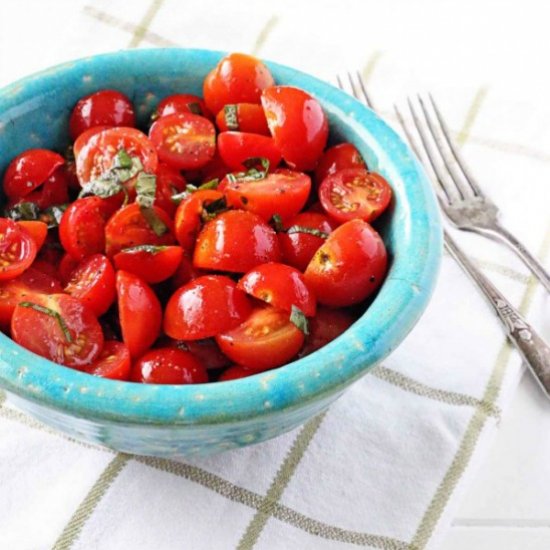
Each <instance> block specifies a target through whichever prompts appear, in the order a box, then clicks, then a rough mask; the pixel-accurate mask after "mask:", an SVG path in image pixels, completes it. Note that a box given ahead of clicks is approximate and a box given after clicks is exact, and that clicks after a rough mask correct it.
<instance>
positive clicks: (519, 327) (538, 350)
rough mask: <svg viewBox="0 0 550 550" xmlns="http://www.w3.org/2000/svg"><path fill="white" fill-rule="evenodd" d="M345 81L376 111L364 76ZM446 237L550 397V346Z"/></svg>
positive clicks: (415, 148) (414, 144) (411, 140)
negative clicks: (363, 78)
mask: <svg viewBox="0 0 550 550" xmlns="http://www.w3.org/2000/svg"><path fill="white" fill-rule="evenodd" d="M346 78H347V80H348V81H349V86H350V88H351V93H352V95H353V96H354V97H355V98H356V99H358V100H359V101H361V102H363V103H365V104H366V105H367V106H368V107H370V108H371V109H373V110H374V108H373V103H372V101H371V99H370V97H369V95H368V93H367V90H366V86H365V85H364V82H363V80H362V78H361V74H360V73H357V74H356V75H355V77H353V76H352V75H351V73H347V77H346ZM337 82H338V86H339V87H340V88H341V89H342V90H344V91H347V90H346V86H344V83H343V82H344V81H343V79H342V78H341V77H337ZM396 113H397V117H398V119H399V122H400V124H401V126H402V128H403V131H404V133H405V137H406V138H407V141H408V142H409V144H410V146H411V148H412V149H413V151H414V153H415V154H416V156H417V157H418V159H419V160H420V161H421V158H422V156H421V155H420V154H419V148H418V146H417V140H416V139H414V137H413V134H412V132H411V128H410V127H409V126H408V125H407V123H406V122H405V119H404V117H403V116H402V114H401V112H400V111H399V109H398V108H397V107H396ZM415 122H416V121H415ZM421 139H422V138H421ZM421 162H422V161H421ZM440 203H441V200H440ZM495 208H496V207H495ZM443 236H444V242H445V248H446V249H447V250H448V252H449V253H450V254H451V256H452V257H453V258H454V259H455V260H456V261H457V263H458V264H459V265H460V266H461V267H462V269H464V271H466V273H468V274H469V275H470V277H471V278H472V279H473V280H474V282H475V283H476V284H477V286H478V288H479V289H480V290H481V291H482V293H483V294H484V295H485V297H486V298H487V300H488V302H489V304H490V305H491V306H492V308H493V310H494V312H495V313H496V315H497V316H498V318H499V319H500V320H501V322H502V324H503V327H504V329H505V331H506V335H507V336H508V338H509V340H510V341H511V343H512V344H513V345H514V346H515V347H516V349H517V350H518V352H519V353H520V355H521V356H522V358H523V360H524V361H525V363H526V364H527V365H528V366H529V367H530V369H531V371H532V372H533V374H534V375H535V378H536V379H537V381H538V382H539V384H540V386H541V388H542V389H543V391H544V393H545V394H546V396H547V397H549V398H550V346H548V344H547V343H546V342H545V341H544V340H543V339H542V338H541V337H540V336H539V335H538V334H537V332H536V331H535V330H534V329H533V327H531V325H530V324H529V323H528V322H527V321H526V320H525V319H524V318H523V316H522V315H521V313H519V311H517V310H516V309H515V308H514V307H513V306H512V305H511V304H510V302H509V301H508V300H507V299H506V298H505V297H504V295H503V294H501V292H500V291H499V290H498V289H497V288H496V287H495V286H494V285H493V283H491V281H489V279H487V278H486V277H485V275H483V273H481V271H479V269H477V267H475V265H474V264H473V263H472V262H471V261H470V259H469V258H468V257H467V256H466V254H465V253H464V252H463V251H462V249H461V248H460V247H459V246H458V244H457V243H456V242H455V241H454V240H453V239H452V238H451V236H450V235H449V234H448V233H447V231H446V230H443Z"/></svg>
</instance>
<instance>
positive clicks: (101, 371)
mask: <svg viewBox="0 0 550 550" xmlns="http://www.w3.org/2000/svg"><path fill="white" fill-rule="evenodd" d="M80 370H82V371H83V372H87V373H88V374H93V375H94V376H99V377H101V378H110V379H111V380H129V379H130V372H131V370H132V362H131V358H130V352H129V351H128V348H127V347H126V345H125V344H123V343H122V342H117V341H116V340H108V341H106V342H105V343H104V345H103V350H102V352H101V353H100V354H99V357H98V358H97V359H96V360H95V361H94V362H93V363H91V364H90V365H85V366H83V367H81V368H80Z"/></svg>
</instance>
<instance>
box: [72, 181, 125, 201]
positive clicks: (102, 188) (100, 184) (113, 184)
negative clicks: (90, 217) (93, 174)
mask: <svg viewBox="0 0 550 550" xmlns="http://www.w3.org/2000/svg"><path fill="white" fill-rule="evenodd" d="M122 189H123V188H122V185H121V184H120V182H119V181H117V180H116V179H114V178H107V177H104V178H103V179H97V180H92V181H89V182H88V183H86V184H85V185H83V186H82V191H80V193H79V195H78V198H79V199H80V198H82V197H88V196H89V195H95V196H96V197H101V198H102V199H108V198H109V197H112V196H114V195H118V194H119V193H120V192H121V191H122Z"/></svg>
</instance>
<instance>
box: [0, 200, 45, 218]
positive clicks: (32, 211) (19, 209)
mask: <svg viewBox="0 0 550 550" xmlns="http://www.w3.org/2000/svg"><path fill="white" fill-rule="evenodd" d="M4 215H5V216H6V218H10V219H11V220H14V221H19V220H25V221H29V220H37V219H38V216H39V215H40V209H39V208H38V206H37V205H36V204H35V203H34V202H20V203H19V204H16V205H15V206H12V207H11V208H6V210H4Z"/></svg>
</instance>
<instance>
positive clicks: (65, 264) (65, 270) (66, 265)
mask: <svg viewBox="0 0 550 550" xmlns="http://www.w3.org/2000/svg"><path fill="white" fill-rule="evenodd" d="M35 263H36V262H35ZM79 264H80V260H77V259H76V258H74V257H73V256H71V255H70V254H69V253H68V252H65V254H63V257H62V258H61V261H60V262H59V269H58V275H59V279H60V281H61V282H62V283H63V285H66V284H67V283H68V282H69V281H70V280H71V275H72V273H73V271H74V270H75V269H76V268H77V267H78V265H79Z"/></svg>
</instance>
